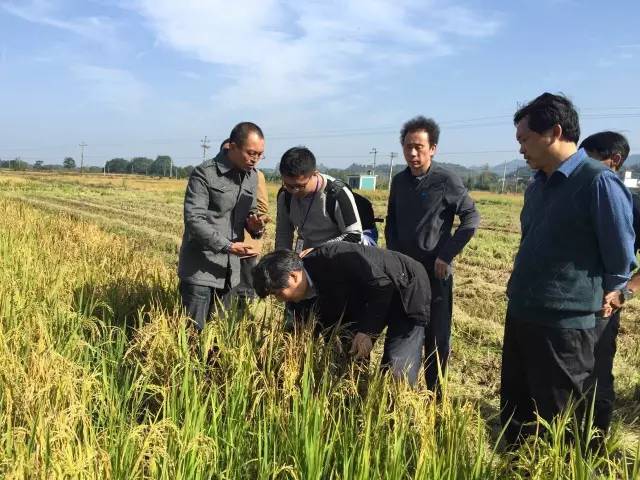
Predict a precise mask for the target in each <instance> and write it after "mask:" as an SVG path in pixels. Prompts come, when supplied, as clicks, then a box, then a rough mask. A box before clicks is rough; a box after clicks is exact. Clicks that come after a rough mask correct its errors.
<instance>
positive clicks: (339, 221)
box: [275, 147, 362, 253]
mask: <svg viewBox="0 0 640 480" xmlns="http://www.w3.org/2000/svg"><path fill="white" fill-rule="evenodd" d="M280 175H281V176H282V189H281V191H280V193H279V194H278V211H277V216H276V245H275V247H276V250H291V249H293V250H295V251H296V252H297V253H300V252H302V250H306V249H308V248H315V247H319V246H321V245H324V244H325V243H327V242H337V241H341V240H342V241H346V242H354V243H359V242H360V239H361V237H362V225H361V223H360V216H359V214H358V207H357V206H356V202H355V199H354V198H353V194H352V193H351V191H350V190H349V188H347V187H346V186H345V187H343V188H341V189H340V190H339V191H338V192H337V193H336V194H335V202H329V201H327V200H328V198H327V197H328V192H329V189H330V187H331V185H332V182H333V181H334V179H333V178H332V177H330V176H329V175H324V174H322V173H320V172H318V170H317V169H316V158H315V156H314V155H313V153H312V152H311V150H309V149H308V148H306V147H293V148H290V149H289V150H287V151H286V152H285V153H284V155H282V159H281V160H280ZM328 208H331V210H332V211H329V210H328ZM294 234H296V235H295V236H296V238H295V242H294Z"/></svg>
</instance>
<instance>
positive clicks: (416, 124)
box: [400, 115, 440, 147]
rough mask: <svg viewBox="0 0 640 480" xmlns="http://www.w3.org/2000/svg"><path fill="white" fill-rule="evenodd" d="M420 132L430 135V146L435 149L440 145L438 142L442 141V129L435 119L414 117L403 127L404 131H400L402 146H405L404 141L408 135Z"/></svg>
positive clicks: (420, 116)
mask: <svg viewBox="0 0 640 480" xmlns="http://www.w3.org/2000/svg"><path fill="white" fill-rule="evenodd" d="M419 130H424V131H425V132H427V134H428V135H429V145H431V146H432V147H433V146H434V145H437V144H438V140H440V127H439V126H438V124H437V123H436V121H435V120H434V119H433V118H426V117H423V116H422V115H418V116H417V117H413V118H412V119H411V120H409V121H407V122H405V124H404V125H402V130H400V144H401V145H404V139H405V137H406V136H407V135H408V134H410V133H412V132H417V131H419Z"/></svg>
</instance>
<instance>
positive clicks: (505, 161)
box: [502, 158, 507, 193]
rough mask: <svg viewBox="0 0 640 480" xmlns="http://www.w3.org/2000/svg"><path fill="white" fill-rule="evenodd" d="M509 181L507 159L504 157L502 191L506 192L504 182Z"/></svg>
mask: <svg viewBox="0 0 640 480" xmlns="http://www.w3.org/2000/svg"><path fill="white" fill-rule="evenodd" d="M506 181H507V159H506V158H505V159H504V170H503V171H502V193H504V183H505V182H506Z"/></svg>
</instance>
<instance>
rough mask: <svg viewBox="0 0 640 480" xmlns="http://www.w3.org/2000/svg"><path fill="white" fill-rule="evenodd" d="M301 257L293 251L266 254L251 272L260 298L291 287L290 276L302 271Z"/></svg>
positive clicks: (277, 251) (254, 286)
mask: <svg viewBox="0 0 640 480" xmlns="http://www.w3.org/2000/svg"><path fill="white" fill-rule="evenodd" d="M303 268H304V267H303V263H302V259H301V258H300V256H299V255H298V254H297V253H295V252H292V251H291V250H276V251H275V252H271V253H268V254H266V255H265V256H264V257H262V259H261V260H260V261H259V262H258V264H257V265H256V266H255V267H254V268H253V270H252V271H251V275H252V277H253V288H254V289H255V291H256V294H257V295H258V296H259V297H260V298H265V297H266V296H267V295H271V294H273V293H277V292H279V291H280V290H282V289H283V288H286V287H287V286H288V285H289V274H290V273H291V272H295V271H298V270H302V269H303Z"/></svg>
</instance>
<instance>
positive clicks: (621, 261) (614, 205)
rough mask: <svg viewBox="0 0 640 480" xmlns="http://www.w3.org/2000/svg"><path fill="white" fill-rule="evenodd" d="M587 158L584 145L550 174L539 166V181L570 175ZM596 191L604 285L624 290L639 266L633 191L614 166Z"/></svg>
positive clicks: (595, 221)
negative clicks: (617, 173)
mask: <svg viewBox="0 0 640 480" xmlns="http://www.w3.org/2000/svg"><path fill="white" fill-rule="evenodd" d="M586 158H588V155H587V153H586V151H585V150H584V149H582V148H581V149H580V150H578V151H577V152H576V153H575V154H573V155H572V156H571V157H569V158H568V159H567V160H565V161H564V162H562V163H561V164H560V166H559V167H558V168H557V169H556V170H555V171H554V172H553V173H552V174H551V175H550V176H549V178H547V175H546V174H545V173H544V172H543V171H542V170H538V172H536V174H535V181H536V182H541V183H546V182H548V181H554V180H553V179H554V177H557V176H558V175H562V176H564V177H565V178H567V177H569V175H571V173H573V171H574V170H575V169H576V168H577V167H578V165H580V164H581V163H582V162H584V161H585V159H586ZM592 193H593V195H592V200H593V201H592V203H591V206H590V208H591V218H592V219H593V224H594V226H595V231H596V235H597V237H598V243H599V244H600V256H601V257H602V264H603V265H604V274H603V277H602V279H603V280H602V283H603V288H604V291H605V292H611V291H613V290H620V289H621V288H623V287H624V286H625V285H626V284H627V282H628V281H629V278H630V277H631V271H632V270H634V269H635V267H636V266H637V264H636V256H635V251H634V241H635V233H634V230H633V209H632V199H631V194H630V193H629V191H628V190H627V188H626V187H625V186H624V184H623V183H622V181H621V180H620V179H619V178H618V176H617V175H616V174H615V173H614V172H612V171H611V170H605V171H603V172H602V174H601V175H600V176H599V177H598V180H597V182H595V183H594V189H593V192H592Z"/></svg>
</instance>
